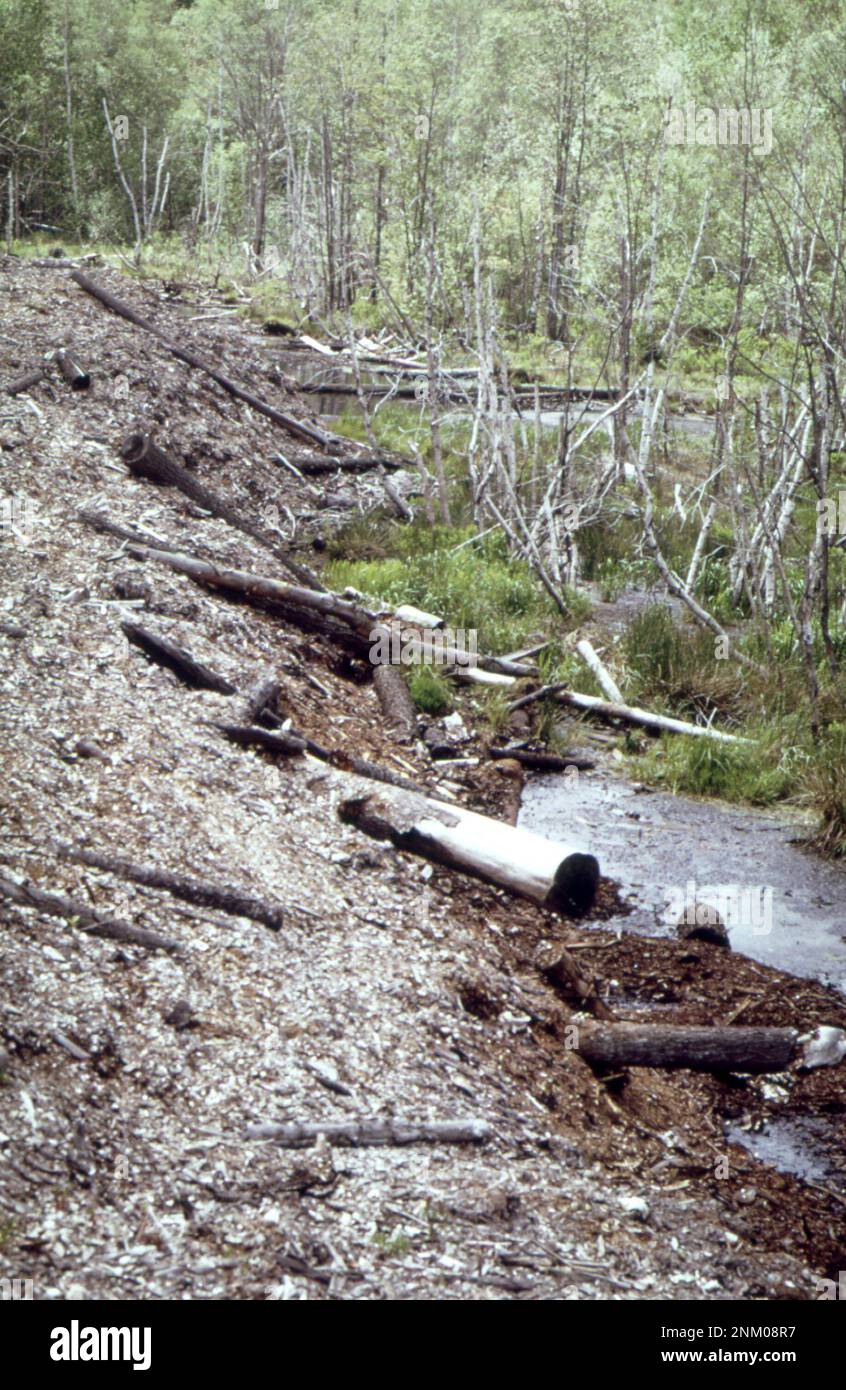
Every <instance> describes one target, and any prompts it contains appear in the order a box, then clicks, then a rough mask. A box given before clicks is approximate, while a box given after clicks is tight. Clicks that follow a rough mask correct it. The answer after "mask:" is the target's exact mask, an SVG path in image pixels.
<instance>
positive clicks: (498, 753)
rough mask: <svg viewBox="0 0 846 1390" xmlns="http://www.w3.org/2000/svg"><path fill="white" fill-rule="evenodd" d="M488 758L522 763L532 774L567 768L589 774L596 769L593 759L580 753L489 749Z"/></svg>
mask: <svg viewBox="0 0 846 1390" xmlns="http://www.w3.org/2000/svg"><path fill="white" fill-rule="evenodd" d="M488 756H489V757H491V758H513V759H514V761H515V762H518V763H522V765H523V767H528V768H530V769H531V770H532V771H533V772H566V771H567V770H568V768H577V769H578V771H579V772H589V771H590V770H591V769H592V768H594V767H596V761H595V759H594V758H587V757H585V756H584V755H583V754H581V753H573V754H572V755H567V754H562V755H559V754H558V753H541V752H536V751H535V750H534V749H533V748H489V749H488Z"/></svg>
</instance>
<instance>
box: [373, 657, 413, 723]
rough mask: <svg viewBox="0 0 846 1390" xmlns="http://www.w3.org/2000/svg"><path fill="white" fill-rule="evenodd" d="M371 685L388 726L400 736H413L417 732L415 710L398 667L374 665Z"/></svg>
mask: <svg viewBox="0 0 846 1390" xmlns="http://www.w3.org/2000/svg"><path fill="white" fill-rule="evenodd" d="M373 686H374V689H375V691H376V695H377V697H378V700H379V704H380V705H381V707H382V713H383V714H384V716H385V720H386V722H387V724H388V727H389V728H391V729H393V730H394V731H395V732H396V733H397V734H398V735H399V736H400V737H401V738H406V739H411V738H414V736H415V734H416V732H417V710H416V709H415V707H414V701H413V700H412V698H411V696H410V694H409V692H408V686H407V685H406V683H405V681H404V680H403V678H402V675H401V673H400V671H399V668H398V667H396V666H389V665H380V666H374V667H373Z"/></svg>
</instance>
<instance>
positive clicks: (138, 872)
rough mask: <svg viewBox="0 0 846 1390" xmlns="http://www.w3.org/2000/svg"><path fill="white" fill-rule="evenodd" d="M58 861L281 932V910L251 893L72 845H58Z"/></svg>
mask: <svg viewBox="0 0 846 1390" xmlns="http://www.w3.org/2000/svg"><path fill="white" fill-rule="evenodd" d="M57 853H58V855H59V857H60V858H62V859H67V860H70V861H71V862H72V863H74V864H87V865H88V866H89V867H90V868H92V869H102V870H103V871H104V872H105V873H109V874H116V875H117V876H118V877H120V878H126V879H129V880H130V882H132V883H143V884H144V885H145V886H146V887H147V888H161V889H163V891H164V892H166V893H170V894H172V896H173V897H174V898H181V899H182V901H183V902H186V903H194V904H195V906H197V907H211V908H216V909H217V910H218V911H220V912H226V913H229V914H230V915H231V916H234V917H249V918H250V919H251V920H252V921H254V922H261V923H262V924H263V925H264V926H266V927H270V929H271V930H272V931H280V930H281V929H282V926H283V925H284V916H283V912H282V909H281V907H277V906H276V905H275V904H274V903H268V902H265V901H263V899H261V898H255V897H253V896H252V894H250V893H242V892H241V891H240V889H238V888H232V887H231V886H230V885H229V884H218V883H208V882H207V881H206V880H204V879H198V878H193V877H189V876H187V875H184V874H172V873H169V872H168V871H167V870H166V869H158V868H155V867H154V866H152V865H148V864H136V863H133V862H132V861H131V860H129V859H121V858H118V857H117V856H116V855H111V854H102V853H100V852H99V851H98V850H91V849H83V848H81V847H80V848H74V847H73V846H72V845H59V846H58V849H57Z"/></svg>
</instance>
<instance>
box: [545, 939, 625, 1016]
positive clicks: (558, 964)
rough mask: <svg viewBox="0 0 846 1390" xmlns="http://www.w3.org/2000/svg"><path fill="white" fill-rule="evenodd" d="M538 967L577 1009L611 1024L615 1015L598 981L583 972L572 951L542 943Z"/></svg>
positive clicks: (556, 943) (550, 943)
mask: <svg viewBox="0 0 846 1390" xmlns="http://www.w3.org/2000/svg"><path fill="white" fill-rule="evenodd" d="M535 965H536V966H537V967H538V969H539V970H540V972H541V973H542V974H543V975H545V976H546V978H547V979H548V980H549V981H550V982H551V983H552V984H554V985H557V986H558V988H559V989H560V991H561V992H562V994H563V995H564V998H565V999H566V1000H567V1002H568V1003H569V1004H571V1005H572V1006H573V1008H576V1009H589V1010H590V1012H591V1013H592V1014H593V1015H594V1017H595V1018H600V1019H604V1020H606V1021H610V1020H611V1019H613V1017H614V1015H613V1013H612V1012H611V1010H610V1009H609V1007H608V1005H607V1004H606V1003H605V1002H604V1000H603V999H601V998H600V996H599V991H598V988H597V984H596V980H595V979H593V978H592V977H589V976H587V975H585V974H583V973H582V971H581V970H580V969H579V967H578V966H577V964H576V962H575V961H574V960H573V957H572V956H571V955H570V952H569V951H568V950H567V949H566V948H565V947H564V946H561V945H559V943H558V942H557V941H542V942H541V944H540V945H539V946H538V949H537V951H536V953H535Z"/></svg>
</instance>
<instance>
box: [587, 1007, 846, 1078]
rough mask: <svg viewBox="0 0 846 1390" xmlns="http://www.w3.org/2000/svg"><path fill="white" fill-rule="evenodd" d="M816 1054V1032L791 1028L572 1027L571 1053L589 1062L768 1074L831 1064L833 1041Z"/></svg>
mask: <svg viewBox="0 0 846 1390" xmlns="http://www.w3.org/2000/svg"><path fill="white" fill-rule="evenodd" d="M823 1031H825V1032H826V1033H837V1034H839V1035H840V1040H841V1042H840V1046H841V1048H842V1051H841V1052H840V1058H842V1057H843V1056H844V1055H846V1042H844V1041H843V1040H844V1039H846V1033H844V1032H843V1031H842V1030H841V1029H825V1030H823ZM828 1042H829V1043H830V1044H831V1047H830V1049H829V1054H828V1056H826V1057H824V1058H823V1059H822V1060H819V1058H820V1049H819V1039H818V1038H817V1035H816V1034H813V1035H804V1036H801V1035H800V1034H799V1032H798V1031H797V1030H796V1029H795V1028H743V1027H741V1028H736V1027H714V1028H703V1027H686V1026H685V1027H674V1026H672V1025H669V1024H661V1023H613V1024H611V1023H604V1024H597V1023H594V1022H593V1021H591V1020H588V1021H587V1022H586V1023H585V1024H584V1025H581V1024H580V1025H579V1028H578V1044H577V1047H576V1051H577V1052H578V1053H579V1056H580V1057H583V1058H584V1059H585V1061H586V1062H589V1063H590V1065H591V1066H595V1067H600V1068H603V1069H605V1068H610V1069H611V1070H616V1069H618V1068H620V1067H680V1068H684V1069H686V1070H688V1071H736V1072H744V1073H750V1074H751V1073H769V1072H773V1073H774V1072H783V1071H787V1070H788V1068H789V1067H791V1066H793V1065H794V1064H795V1065H797V1066H800V1067H805V1068H807V1067H809V1066H831V1065H836V1064H837V1061H838V1060H840V1058H838V1057H837V1046H836V1043H837V1040H836V1039H829V1040H828Z"/></svg>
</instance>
